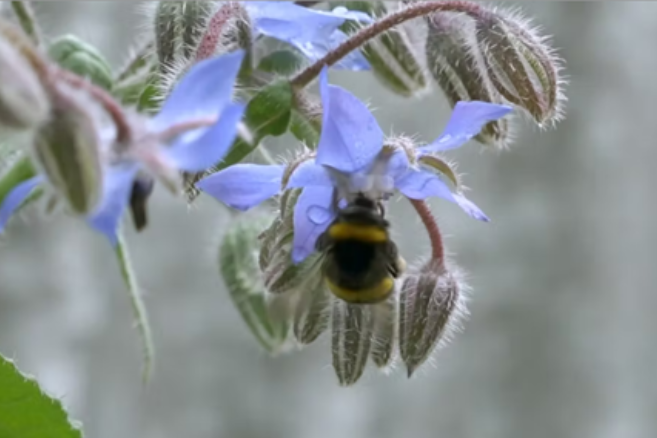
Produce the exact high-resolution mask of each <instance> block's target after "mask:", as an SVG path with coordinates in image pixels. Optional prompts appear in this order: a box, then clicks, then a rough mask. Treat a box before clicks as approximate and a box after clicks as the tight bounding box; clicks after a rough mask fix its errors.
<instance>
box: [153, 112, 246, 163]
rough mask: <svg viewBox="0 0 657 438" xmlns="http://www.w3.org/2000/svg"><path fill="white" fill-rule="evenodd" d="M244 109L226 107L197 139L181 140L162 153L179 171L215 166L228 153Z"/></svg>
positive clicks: (182, 138)
mask: <svg viewBox="0 0 657 438" xmlns="http://www.w3.org/2000/svg"><path fill="white" fill-rule="evenodd" d="M245 108H246V106H245V105H242V104H229V105H228V106H227V107H226V108H225V109H224V111H223V113H222V114H221V116H220V118H219V121H218V122H217V123H215V124H214V125H212V126H211V127H209V128H208V129H207V130H206V131H205V132H204V133H203V134H202V135H201V136H197V138H195V139H194V140H193V141H191V142H186V141H185V138H184V137H181V138H180V139H179V140H178V141H177V142H176V143H174V144H173V145H172V146H171V147H169V148H166V149H164V150H163V152H162V153H163V154H164V155H165V156H166V157H167V159H168V160H170V161H171V163H172V164H173V165H174V166H175V167H176V168H177V169H180V170H184V171H187V172H202V171H204V170H206V169H208V168H210V167H212V166H214V165H216V164H218V163H219V162H220V161H221V160H222V159H223V158H224V156H225V155H226V153H228V151H229V150H230V147H231V146H232V144H233V140H235V136H236V134H237V124H238V123H239V121H240V120H241V119H242V115H243V114H244V110H245Z"/></svg>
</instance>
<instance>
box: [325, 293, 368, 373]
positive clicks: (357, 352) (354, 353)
mask: <svg viewBox="0 0 657 438" xmlns="http://www.w3.org/2000/svg"><path fill="white" fill-rule="evenodd" d="M331 317H332V320H331V330H332V337H331V352H332V356H333V369H334V370H335V374H336V376H337V377H338V381H339V382H340V385H342V386H350V385H353V384H354V383H356V382H357V381H358V380H359V379H360V378H361V376H362V375H363V372H364V371H365V365H367V359H368V357H369V353H370V347H371V345H372V332H373V329H374V317H373V315H372V306H368V305H360V304H350V303H347V302H344V301H342V300H333V311H332V315H331Z"/></svg>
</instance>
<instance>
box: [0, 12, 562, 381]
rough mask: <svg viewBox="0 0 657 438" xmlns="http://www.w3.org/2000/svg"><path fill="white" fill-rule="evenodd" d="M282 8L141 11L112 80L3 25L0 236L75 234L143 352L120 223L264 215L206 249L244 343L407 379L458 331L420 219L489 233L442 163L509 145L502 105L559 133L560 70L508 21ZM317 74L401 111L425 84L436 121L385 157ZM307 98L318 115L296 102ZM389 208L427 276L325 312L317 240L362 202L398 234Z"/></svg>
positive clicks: (345, 376) (80, 51)
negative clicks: (119, 280)
mask: <svg viewBox="0 0 657 438" xmlns="http://www.w3.org/2000/svg"><path fill="white" fill-rule="evenodd" d="M297 3H298V2H297ZM297 3H295V2H267V1H255V2H240V1H226V2H156V3H154V7H153V9H152V10H153V12H154V15H152V16H151V20H152V22H151V24H152V30H153V32H152V33H153V35H152V36H151V39H150V40H149V41H147V42H146V43H145V44H144V45H143V46H142V48H141V50H139V51H138V52H137V53H136V55H135V56H134V57H133V58H132V59H131V60H130V62H129V63H128V64H127V65H126V66H125V68H123V69H122V70H121V71H120V72H116V73H113V71H112V69H111V68H110V66H109V64H107V62H106V61H105V60H104V58H103V57H102V55H101V54H100V53H99V52H98V51H96V50H95V49H94V48H93V47H91V46H90V45H89V44H87V43H84V42H82V41H81V40H79V39H77V38H76V37H71V36H66V37H62V38H59V39H56V40H54V41H52V42H51V43H50V44H49V46H48V48H47V50H43V48H42V47H41V46H39V43H40V41H39V39H38V38H36V35H35V34H34V32H32V31H34V28H33V26H32V27H30V26H29V25H28V26H23V28H24V30H25V31H26V32H22V31H21V30H20V29H18V27H16V26H15V25H13V24H11V23H9V22H5V21H0V135H3V136H4V135H5V134H11V135H12V137H8V138H12V139H13V138H18V140H15V141H16V144H19V142H20V144H21V145H23V146H24V147H23V148H22V149H20V148H19V149H18V155H19V159H18V160H16V161H15V162H14V164H13V167H11V168H10V169H9V171H7V172H6V173H5V175H4V176H0V233H1V232H3V231H4V230H5V228H6V225H7V223H8V221H9V220H10V218H12V217H13V216H14V215H15V213H16V211H17V210H18V209H19V208H21V207H22V206H24V205H27V204H28V203H30V202H31V201H32V200H34V199H36V198H38V197H39V196H42V195H46V196H47V197H48V199H47V201H48V203H49V205H53V204H56V205H63V206H64V210H65V211H66V212H68V213H71V214H74V215H76V216H78V217H81V218H82V219H83V220H84V221H85V222H86V223H87V224H88V225H89V226H91V227H92V228H93V229H94V230H96V231H98V232H99V233H100V234H102V235H103V236H104V237H105V238H106V239H108V240H109V241H110V243H111V244H112V246H113V247H114V248H115V249H116V252H117V257H118V259H119V262H120V264H121V267H122V272H123V274H124V277H125V279H126V283H127V285H128V288H129V289H130V290H131V293H132V294H133V300H134V301H135V306H134V307H135V309H136V312H137V317H138V318H139V320H140V322H141V330H142V334H143V336H144V338H145V339H146V341H145V343H146V344H148V343H149V340H148V338H149V334H148V333H149V330H148V328H147V327H148V324H147V323H146V321H145V314H144V313H143V310H142V307H143V305H142V304H140V302H139V297H138V293H137V292H136V290H134V289H135V287H136V286H135V284H136V283H135V281H134V278H133V274H132V272H131V270H130V266H129V262H128V261H127V260H128V259H127V256H126V253H125V242H123V241H122V239H121V237H122V220H123V219H124V217H125V216H126V214H125V213H126V211H128V210H129V211H131V213H132V217H133V222H134V225H135V227H136V228H137V230H141V229H143V228H144V227H145V226H146V224H147V219H146V217H147V208H146V205H147V200H148V197H149V196H150V193H151V191H152V190H153V186H154V183H155V182H158V183H159V184H160V185H162V186H164V187H166V188H168V189H169V190H171V191H173V192H174V193H179V192H181V191H182V190H183V185H189V184H190V182H191V184H192V185H194V183H195V189H197V190H200V192H202V193H205V194H207V195H210V196H212V197H213V198H215V199H217V200H219V201H221V202H222V203H223V204H225V205H227V206H229V207H232V208H234V209H237V210H240V211H246V210H250V209H252V208H253V207H255V206H258V205H260V204H262V203H263V202H265V201H266V200H269V199H273V200H274V201H275V202H276V203H277V204H278V212H277V214H276V215H275V217H274V218H273V220H272V221H271V222H270V223H269V225H268V226H262V225H260V226H258V227H255V226H252V225H251V224H249V223H248V222H247V221H245V222H236V225H235V228H234V229H231V230H227V231H226V234H225V239H224V243H223V244H222V247H221V249H220V252H221V256H220V260H221V266H220V270H221V273H222V275H223V277H224V279H225V282H226V285H227V287H228V289H229V292H230V295H231V297H232V299H233V301H234V303H235V304H236V306H237V308H238V310H240V312H241V313H242V316H243V317H244V319H245V321H246V322H247V323H248V325H249V327H250V328H251V330H252V331H253V333H254V334H255V336H256V337H257V339H258V340H259V341H260V342H261V343H262V344H263V345H264V346H265V348H267V349H269V350H271V351H275V350H280V348H281V347H282V346H283V345H286V343H287V342H289V341H290V340H291V339H293V340H295V341H296V342H297V343H298V344H301V345H304V344H309V343H311V342H313V341H314V340H315V339H317V338H318V337H319V336H320V335H321V334H322V333H323V332H324V331H326V330H327V329H328V327H329V325H330V327H331V332H332V355H333V365H334V368H335V371H336V374H337V376H338V378H339V381H340V383H341V384H343V385H350V384H353V383H355V382H356V381H357V380H358V379H359V378H360V376H361V375H362V373H363V372H364V370H365V367H366V364H367V363H368V361H369V360H370V359H371V361H372V362H373V363H374V364H375V365H376V366H377V367H379V368H386V367H388V366H390V364H391V363H392V362H393V360H394V359H395V356H396V355H397V352H398V354H399V356H400V357H401V359H402V360H403V362H404V363H405V365H406V368H407V371H408V373H409V376H410V374H412V373H413V372H414V370H416V369H417V368H418V367H419V366H420V365H422V364H423V363H424V362H425V361H426V360H427V357H428V356H429V355H430V354H431V352H432V351H433V350H434V349H435V348H436V346H438V345H440V344H441V343H442V342H444V341H445V340H447V339H449V336H450V333H451V332H452V331H453V329H454V328H455V327H456V325H457V324H458V318H459V316H460V315H462V314H463V313H464V312H465V309H464V306H463V293H464V285H463V283H462V281H461V280H460V276H459V271H458V268H457V267H455V266H454V265H453V264H451V263H450V262H449V261H448V260H446V258H445V251H444V248H443V242H442V235H441V232H440V230H439V227H438V225H437V223H436V221H435V220H434V218H433V215H432V212H431V211H430V209H429V207H428V205H427V203H426V202H425V200H426V199H428V198H432V197H439V198H442V199H445V200H447V201H450V202H451V203H453V204H456V205H457V206H459V207H460V208H461V209H462V210H463V211H464V212H465V213H466V214H467V215H468V216H470V217H472V218H474V219H477V220H480V221H488V217H487V216H486V215H485V214H484V213H483V211H482V210H481V209H479V207H477V206H476V205H475V204H474V203H473V202H472V201H470V200H469V199H468V198H467V197H466V196H465V195H464V193H463V190H462V188H461V185H460V183H459V179H458V177H457V176H456V173H455V172H454V170H453V169H452V167H451V165H450V164H449V163H448V162H447V161H446V160H445V159H444V158H442V157H441V156H440V154H441V153H442V152H444V151H448V150H450V149H454V148H457V147H459V146H461V145H463V144H464V143H466V142H468V141H469V140H471V139H475V140H477V141H479V142H481V143H483V144H486V145H492V146H497V147H501V146H505V145H506V144H508V142H509V138H510V137H509V121H508V118H506V117H505V116H506V115H508V114H509V113H510V112H511V111H512V105H513V106H515V107H516V108H519V109H521V110H523V111H525V112H527V113H528V114H529V115H531V117H533V118H534V120H535V121H536V122H537V123H539V124H541V125H546V124H548V123H550V122H553V121H555V120H557V119H558V118H559V117H561V115H562V108H561V106H562V102H563V100H564V99H563V93H562V88H561V86H562V82H563V81H562V80H561V78H560V76H559V72H560V68H561V66H560V63H559V60H558V59H557V58H556V56H555V55H554V53H553V51H552V50H551V49H550V48H549V47H548V46H547V45H546V44H545V42H544V40H543V39H542V38H540V37H538V35H537V34H536V33H535V32H534V31H533V30H532V29H530V28H529V27H528V26H527V25H526V23H525V22H524V21H522V20H518V19H517V18H516V17H515V16H512V15H509V14H506V13H504V12H503V11H497V10H493V9H489V8H486V7H484V6H481V5H479V4H476V3H472V2H468V1H457V2H452V1H445V2H401V4H400V5H397V6H398V7H397V8H395V7H392V6H391V4H390V2H340V3H338V4H332V5H330V6H328V7H327V8H325V10H319V9H314V8H310V7H306V6H304V5H301V4H297ZM313 3H315V2H313ZM421 17H422V18H424V21H422V22H421V23H419V22H418V21H421V20H415V21H412V20H413V19H418V18H421ZM21 19H25V16H22V18H21ZM464 20H465V21H467V22H468V23H467V25H465V24H461V23H464ZM18 21H20V20H18ZM409 24H410V26H409ZM416 25H417V26H416ZM420 25H423V26H424V30H425V31H426V32H425V34H426V36H425V37H424V39H417V35H416V32H415V30H418V29H414V27H419V26H420ZM420 34H422V32H419V33H418V35H420ZM30 36H31V38H30ZM272 40H275V41H277V42H278V43H276V44H272V42H273V41H272ZM281 45H282V46H283V47H284V48H283V49H281V48H280V47H281ZM329 68H336V69H347V70H353V71H371V72H372V73H373V74H374V76H375V77H376V78H378V79H379V80H380V82H381V83H382V84H383V85H384V86H385V87H386V88H388V89H389V90H391V91H393V92H395V93H397V94H398V95H401V96H404V97H409V98H410V97H414V96H417V95H418V93H419V92H421V91H422V92H427V91H429V90H430V88H431V80H430V79H433V82H434V83H435V84H436V85H437V86H438V87H439V88H440V89H442V91H443V92H444V93H445V96H446V97H447V100H448V101H449V103H450V105H451V106H452V108H453V111H452V114H451V117H450V119H449V120H448V121H447V123H446V126H445V128H444V130H443V132H442V134H441V135H440V136H438V137H437V138H436V139H435V140H434V141H432V142H429V143H427V144H416V143H415V142H414V141H412V140H410V139H409V138H406V137H386V135H385V134H384V132H383V130H382V129H381V127H380V126H379V124H378V123H377V121H376V119H375V117H374V116H373V115H372V114H371V112H370V111H369V110H368V108H367V106H366V105H365V104H364V103H363V102H361V101H360V100H359V99H358V98H356V97H355V96H354V95H353V94H352V93H350V92H349V91H347V90H346V89H344V88H342V87H338V86H335V85H331V84H329V82H328V70H329ZM316 79H319V96H313V95H312V94H311V93H309V92H308V91H307V89H306V87H307V86H308V85H309V84H310V83H312V82H314V81H315V80H316ZM286 132H290V133H292V134H294V135H295V136H296V137H297V138H298V139H299V140H301V142H302V143H303V144H304V146H303V150H302V151H301V153H300V154H299V155H298V156H297V157H295V158H294V159H292V160H290V161H289V162H282V163H279V164H275V163H273V162H271V163H270V164H264V165H263V164H254V163H250V162H242V161H244V159H245V158H246V157H249V156H250V153H251V152H253V151H255V150H256V148H259V150H260V151H263V152H264V154H265V155H267V154H266V149H265V146H264V145H262V144H261V143H262V141H263V139H265V138H266V137H268V136H279V135H281V134H283V133H286ZM14 135H17V137H14ZM3 138H4V137H3ZM0 140H2V139H0ZM12 141H14V140H12ZM0 151H1V149H0ZM0 158H2V157H0ZM185 189H188V187H185ZM396 195H401V196H402V197H404V198H406V199H408V200H409V202H410V203H411V204H412V206H413V207H414V209H415V210H416V212H417V213H418V216H419V218H420V219H421V221H422V223H423V225H424V227H425V228H426V232H427V235H428V237H429V240H430V242H431V248H432V251H431V255H430V257H429V258H428V260H427V262H426V263H425V264H424V265H422V266H420V267H418V268H416V269H411V270H410V271H409V272H405V273H403V275H401V277H400V278H398V279H397V281H396V282H395V283H396V284H395V286H394V291H393V293H392V294H391V295H390V296H389V297H387V298H386V299H385V300H383V301H382V302H377V303H376V304H355V303H352V302H346V301H343V300H342V299H339V298H337V297H334V296H332V295H331V293H330V291H329V289H328V288H327V286H326V282H325V280H326V278H325V273H324V272H323V270H322V263H323V260H325V258H326V257H327V254H326V253H325V252H324V251H320V250H318V244H317V242H318V240H319V239H320V236H322V235H325V233H327V230H328V229H329V227H330V226H331V224H333V223H334V221H335V220H336V218H337V217H338V216H339V214H340V213H341V212H342V211H343V210H342V209H343V208H344V207H345V206H348V205H352V204H353V203H354V202H355V199H356V198H358V197H362V196H364V197H365V198H367V199H369V200H370V201H371V202H372V203H373V205H376V206H377V207H378V208H380V215H381V216H382V219H385V221H384V222H381V223H386V224H388V223H389V224H391V226H392V227H395V225H396V222H395V220H394V218H390V217H387V215H386V214H385V213H384V211H385V204H386V202H387V201H388V200H389V199H390V198H391V197H393V196H396ZM370 201H368V202H370ZM386 226H387V225H386ZM254 232H255V234H257V236H256V235H254ZM376 236H379V237H377V239H379V238H380V234H376ZM256 250H257V253H258V257H257V260H254V259H253V257H252V254H253V253H254V252H256ZM396 255H397V254H395V256H396ZM360 262H363V261H362V260H361V261H360ZM400 266H401V263H400ZM257 274H260V275H257ZM400 274H401V273H400ZM396 276H397V275H396ZM245 279H248V281H246V280H245ZM263 309H266V311H265V310H263ZM146 350H147V351H150V350H149V348H148V345H147V348H146ZM147 356H148V354H147ZM147 360H148V357H147Z"/></svg>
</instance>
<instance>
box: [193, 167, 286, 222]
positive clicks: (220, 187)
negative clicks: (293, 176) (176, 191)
mask: <svg viewBox="0 0 657 438" xmlns="http://www.w3.org/2000/svg"><path fill="white" fill-rule="evenodd" d="M284 170H285V166H283V165H280V166H269V165H262V164H235V165H233V166H230V167H227V168H226V169H224V170H222V171H219V172H217V173H214V174H212V175H210V176H206V177H205V178H203V179H202V180H200V181H199V182H197V183H196V187H198V188H199V189H200V190H202V191H203V192H205V193H207V194H208V195H210V196H212V197H213V198H215V199H217V200H219V201H221V202H223V203H224V204H226V205H228V206H229V207H232V208H235V209H237V210H241V211H246V210H248V209H250V208H252V207H255V206H256V205H258V204H260V203H261V202H263V201H265V200H267V199H269V198H271V197H272V196H274V195H276V194H278V192H280V190H281V179H282V177H283V171H284Z"/></svg>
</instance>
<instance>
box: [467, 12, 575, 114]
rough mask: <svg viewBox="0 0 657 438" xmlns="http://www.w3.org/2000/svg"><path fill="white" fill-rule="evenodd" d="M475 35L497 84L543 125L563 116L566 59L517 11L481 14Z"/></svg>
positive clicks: (500, 90)
mask: <svg viewBox="0 0 657 438" xmlns="http://www.w3.org/2000/svg"><path fill="white" fill-rule="evenodd" d="M476 36H477V40H478V42H479V45H480V47H481V50H482V52H483V54H484V61H485V63H486V67H487V69H488V72H489V75H490V78H491V80H492V82H493V85H494V86H495V88H496V89H497V90H498V91H499V92H500V93H501V94H502V96H504V98H505V99H506V100H508V101H509V102H511V103H513V104H515V105H517V106H519V107H521V108H523V109H524V110H525V111H527V113H528V114H529V115H530V116H531V117H532V118H533V120H534V121H535V122H536V123H537V124H538V125H539V126H540V127H546V126H550V125H554V124H555V123H556V122H558V121H559V120H561V119H562V118H563V116H564V106H565V102H566V98H565V94H564V86H565V84H566V80H565V79H564V77H563V75H562V70H563V60H562V59H561V58H560V57H559V55H558V54H557V52H556V50H555V49H554V48H553V47H552V46H551V45H550V44H549V38H548V37H546V36H542V35H541V34H540V33H539V29H538V28H537V27H535V26H533V25H532V24H531V22H530V21H529V20H528V19H526V18H525V17H523V16H522V15H521V14H520V13H519V12H518V11H507V10H504V9H497V8H496V9H492V10H490V11H487V12H486V13H484V14H481V16H480V17H478V20H477V22H476Z"/></svg>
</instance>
